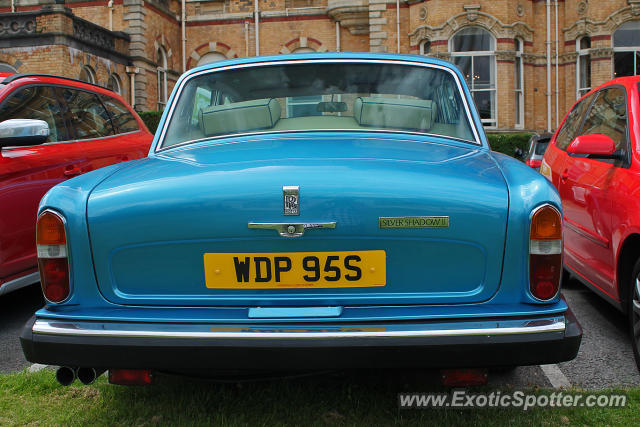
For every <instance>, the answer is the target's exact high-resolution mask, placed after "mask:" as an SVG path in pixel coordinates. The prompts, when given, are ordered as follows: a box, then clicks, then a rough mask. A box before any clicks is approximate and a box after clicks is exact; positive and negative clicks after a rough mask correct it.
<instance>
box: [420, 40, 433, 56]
mask: <svg viewBox="0 0 640 427" xmlns="http://www.w3.org/2000/svg"><path fill="white" fill-rule="evenodd" d="M430 54H431V40H422V41H421V42H420V55H430Z"/></svg>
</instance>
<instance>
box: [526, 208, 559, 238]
mask: <svg viewBox="0 0 640 427" xmlns="http://www.w3.org/2000/svg"><path fill="white" fill-rule="evenodd" d="M561 239H562V218H561V217H560V212H558V211H557V210H556V209H554V208H552V207H551V206H543V207H542V208H540V209H538V211H537V212H536V213H535V214H534V215H533V218H532V219H531V240H561Z"/></svg>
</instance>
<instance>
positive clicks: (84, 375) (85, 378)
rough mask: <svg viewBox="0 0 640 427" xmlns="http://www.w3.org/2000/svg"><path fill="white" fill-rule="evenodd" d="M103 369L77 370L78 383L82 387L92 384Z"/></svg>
mask: <svg viewBox="0 0 640 427" xmlns="http://www.w3.org/2000/svg"><path fill="white" fill-rule="evenodd" d="M104 371H105V369H96V368H78V370H77V375H78V379H79V380H80V382H81V383H82V384H84V385H89V384H93V382H94V381H95V380H96V378H98V377H99V376H100V375H102V373H103V372H104Z"/></svg>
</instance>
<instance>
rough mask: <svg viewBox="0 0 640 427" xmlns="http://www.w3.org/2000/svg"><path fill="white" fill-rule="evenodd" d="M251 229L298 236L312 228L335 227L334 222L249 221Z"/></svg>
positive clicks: (283, 235)
mask: <svg viewBox="0 0 640 427" xmlns="http://www.w3.org/2000/svg"><path fill="white" fill-rule="evenodd" d="M247 227H249V228H252V229H262V230H276V231H277V232H278V234H280V235H281V236H282V237H300V236H302V235H303V234H304V232H305V231H307V230H313V229H314V228H336V222H335V221H331V222H250V223H248V224H247Z"/></svg>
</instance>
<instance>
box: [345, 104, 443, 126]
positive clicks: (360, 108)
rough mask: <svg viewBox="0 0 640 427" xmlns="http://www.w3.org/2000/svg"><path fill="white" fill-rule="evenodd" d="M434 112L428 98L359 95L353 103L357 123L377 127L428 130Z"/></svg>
mask: <svg viewBox="0 0 640 427" xmlns="http://www.w3.org/2000/svg"><path fill="white" fill-rule="evenodd" d="M436 112H437V110H436V104H435V102H433V101H431V100H430V99H396V98H378V97H359V98H357V99H356V101H355V103H354V104H353V115H354V118H355V119H356V121H357V122H358V124H360V125H361V126H373V127H377V128H396V129H409V130H421V131H424V130H429V129H431V126H432V125H433V122H434V121H435V119H436Z"/></svg>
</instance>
